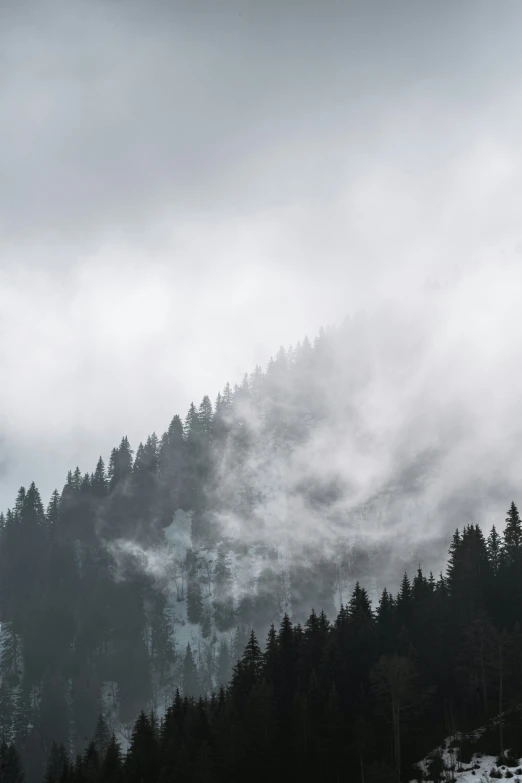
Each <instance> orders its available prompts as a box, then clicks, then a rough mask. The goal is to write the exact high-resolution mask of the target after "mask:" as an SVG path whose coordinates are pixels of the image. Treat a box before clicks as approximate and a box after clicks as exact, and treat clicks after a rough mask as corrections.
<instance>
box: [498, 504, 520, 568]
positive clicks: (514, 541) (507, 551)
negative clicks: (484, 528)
mask: <svg viewBox="0 0 522 783" xmlns="http://www.w3.org/2000/svg"><path fill="white" fill-rule="evenodd" d="M502 554H503V557H504V559H505V562H506V565H507V567H508V568H509V567H510V566H519V565H520V564H521V562H522V522H521V521H520V516H519V513H518V509H517V507H516V506H515V504H514V503H511V506H510V508H509V511H508V515H507V518H506V527H505V528H504V537H503V546H502Z"/></svg>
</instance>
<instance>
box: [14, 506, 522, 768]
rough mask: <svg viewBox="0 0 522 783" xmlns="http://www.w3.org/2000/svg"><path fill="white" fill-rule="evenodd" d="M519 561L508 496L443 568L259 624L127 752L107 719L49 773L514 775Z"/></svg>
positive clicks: (521, 685) (143, 726)
mask: <svg viewBox="0 0 522 783" xmlns="http://www.w3.org/2000/svg"><path fill="white" fill-rule="evenodd" d="M521 574H522V523H521V520H520V516H519V513H518V510H517V508H516V506H515V505H514V504H512V505H511V507H510V509H509V511H508V516H507V520H506V527H505V531H504V534H503V535H502V536H499V535H498V533H497V532H496V530H495V528H493V529H492V530H491V532H490V534H489V535H488V537H487V539H486V538H485V537H484V534H483V533H482V530H481V529H480V527H479V526H478V525H467V526H466V527H465V528H464V529H463V530H461V531H460V532H459V531H456V532H455V534H454V536H453V540H452V543H451V546H450V558H449V562H448V566H447V569H446V575H445V576H440V577H439V578H438V579H434V578H433V576H432V575H431V574H430V576H429V577H426V576H425V575H424V574H423V573H422V571H421V569H419V570H418V572H417V573H416V574H415V576H414V578H413V579H411V580H410V578H409V577H408V576H407V575H406V574H405V575H404V577H403V579H402V583H401V587H400V590H399V592H398V594H397V595H396V596H393V595H392V594H391V593H389V592H388V591H387V590H386V589H385V590H383V592H382V594H381V597H380V600H379V601H378V604H377V607H376V608H375V609H374V608H373V607H372V602H371V600H370V599H369V597H368V594H367V592H366V590H365V589H364V588H363V587H362V586H360V585H359V584H356V586H355V588H354V590H353V592H352V594H351V597H350V599H349V601H348V602H347V604H346V606H342V607H341V609H340V611H339V613H338V614H337V616H336V618H335V619H334V620H333V622H331V621H330V620H329V619H328V617H327V616H326V615H325V613H324V612H321V613H320V614H318V613H316V612H314V611H312V613H311V614H310V615H309V617H308V619H307V620H306V622H305V623H304V625H300V624H295V623H292V622H291V620H290V618H289V617H288V615H285V616H284V617H283V619H282V621H281V623H280V624H279V627H278V628H277V629H276V628H275V627H274V626H271V628H270V629H269V632H268V635H267V641H266V646H265V648H264V650H263V651H262V649H261V647H260V645H259V643H258V641H257V637H256V635H255V633H254V632H253V631H252V632H251V633H250V636H249V638H248V641H247V643H246V646H245V649H244V652H243V654H242V656H241V658H240V659H239V661H238V662H237V663H236V665H235V666H234V669H233V674H232V678H231V682H230V685H229V686H228V687H227V688H224V687H221V688H220V689H219V690H218V691H216V692H214V693H212V695H209V696H206V697H204V698H199V699H191V698H187V697H186V696H185V697H183V696H182V695H181V694H180V692H179V691H177V692H176V694H175V697H174V699H173V702H172V704H171V705H170V706H169V707H168V709H167V711H166V713H165V715H164V716H163V718H162V719H161V720H160V721H158V718H157V716H156V715H154V714H153V713H146V712H142V713H141V714H140V716H139V717H138V719H137V721H136V722H135V725H134V728H133V731H132V736H131V741H130V747H129V749H128V752H127V753H126V755H125V757H123V756H122V754H121V750H120V747H119V744H118V742H117V739H116V737H115V736H114V735H112V738H111V735H110V730H109V728H108V726H107V725H106V723H104V721H103V720H100V721H99V723H98V726H97V729H96V732H95V734H94V737H93V740H92V741H91V743H90V744H89V746H88V748H87V750H86V751H85V752H84V753H83V754H82V755H79V756H77V758H76V759H75V760H73V758H72V757H71V755H70V754H69V753H68V751H67V748H66V747H64V746H59V745H54V746H53V747H52V749H51V752H50V755H49V759H48V765H47V771H46V780H47V781H49V783H50V782H51V781H53V782H54V781H56V782H57V783H58V781H61V783H67V782H68V781H83V780H90V781H93V782H96V781H107V780H111V781H122V783H123V782H124V781H125V783H156V782H157V781H166V780H178V781H183V783H188V782H189V781H194V782H196V781H197V782H198V783H210V781H215V782H216V783H218V781H238V782H239V781H242V780H245V779H252V780H255V781H258V780H259V781H262V780H266V779H272V780H277V781H287V780H310V781H316V780H322V781H325V783H330V782H332V783H336V782H337V781H365V783H392V781H422V780H426V781H428V780H429V781H442V780H445V781H448V780H459V779H461V780H463V781H469V780H472V779H473V775H476V774H477V772H478V773H479V775H480V776H482V777H479V778H478V779H479V780H489V779H493V778H499V777H507V778H509V777H514V775H516V774H517V772H518V770H519V769H520V766H519V764H520V756H521V755H522V718H521V715H520V702H521V699H522V630H521V627H522V626H521V622H522V576H521ZM478 725H481V726H482V728H481V729H480V730H477V726H478ZM448 735H449V738H448V739H447V740H446V742H445V743H444V744H443V745H442V746H440V747H438V748H437V750H435V751H433V750H431V751H430V749H432V748H433V747H437V746H439V744H440V741H441V738H442V737H444V736H448ZM4 752H5V753H7V752H8V750H7V749H5V751H4ZM423 755H425V758H424V760H423V761H422V762H420V761H419V760H420V759H421V758H422V756H423ZM496 759H498V763H497V762H496Z"/></svg>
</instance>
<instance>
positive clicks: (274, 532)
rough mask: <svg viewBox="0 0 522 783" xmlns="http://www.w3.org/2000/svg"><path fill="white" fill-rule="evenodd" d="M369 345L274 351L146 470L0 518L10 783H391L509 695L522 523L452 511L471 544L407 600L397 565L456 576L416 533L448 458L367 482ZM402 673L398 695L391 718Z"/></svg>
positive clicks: (386, 376)
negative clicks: (498, 526) (501, 528)
mask: <svg viewBox="0 0 522 783" xmlns="http://www.w3.org/2000/svg"><path fill="white" fill-rule="evenodd" d="M373 335H374V329H373V326H372V324H371V323H370V324H369V323H368V322H367V321H364V319H362V320H359V321H354V322H351V323H347V324H345V325H344V326H343V327H342V328H340V329H337V330H328V331H322V332H321V333H320V335H319V336H318V337H317V339H316V340H315V341H314V343H313V344H312V343H311V342H310V341H309V340H308V339H305V340H304V341H303V343H301V344H299V345H298V346H296V347H295V348H291V349H288V350H285V349H280V351H279V352H278V354H277V355H276V357H275V358H274V359H272V360H271V361H270V362H269V365H268V367H267V368H266V371H262V370H261V368H259V367H258V368H256V370H255V371H254V372H253V373H252V374H251V375H250V376H245V377H244V379H243V381H242V383H241V384H239V385H236V386H235V387H234V388H232V387H231V386H230V385H228V384H227V385H226V387H225V389H224V390H223V392H222V393H221V394H219V395H218V396H217V399H216V400H215V402H214V403H212V401H211V400H210V398H209V397H208V396H205V397H204V399H203V400H202V402H201V403H200V404H199V405H198V406H196V405H194V404H192V405H191V406H190V409H189V411H188V413H187V415H186V416H185V417H184V418H182V417H180V416H174V418H173V419H172V422H171V424H170V426H169V427H168V429H167V431H166V432H165V433H164V434H163V435H162V436H161V437H157V436H156V435H155V434H152V435H150V436H149V437H148V438H147V439H146V440H145V441H144V443H140V444H139V445H138V447H137V448H136V450H135V452H134V451H133V449H132V447H131V444H130V443H129V440H128V438H127V437H123V438H122V439H121V442H120V443H119V445H118V446H117V447H115V448H114V449H113V450H112V452H111V454H110V456H109V459H108V460H107V464H105V462H104V460H103V459H102V457H100V458H99V460H98V462H97V464H96V465H95V466H94V470H93V471H92V472H90V473H89V472H87V473H83V472H82V471H81V470H80V469H79V468H76V469H75V470H74V471H71V472H70V473H69V474H68V476H67V480H66V483H65V486H64V487H63V489H62V491H61V492H59V491H55V492H54V493H53V494H52V496H51V498H50V501H49V503H48V505H47V507H46V508H45V507H44V505H43V502H42V499H41V496H40V493H39V491H38V489H37V487H36V486H35V484H34V483H32V484H30V485H29V486H28V488H27V489H25V488H23V487H22V488H21V489H20V490H19V492H18V495H17V497H16V501H15V504H14V506H13V508H11V509H9V510H8V511H7V512H6V513H5V514H2V515H1V517H0V525H1V530H0V621H1V635H0V643H1V647H0V675H1V683H0V734H1V737H0V742H2V743H3V746H2V748H3V749H2V750H1V753H0V757H1V758H2V759H3V762H2V763H3V764H4V767H5V769H9V770H11V771H10V772H9V773H8V778H9V779H13V780H18V770H19V769H21V768H22V767H23V769H24V774H25V777H26V780H27V781H28V783H37V781H40V780H41V779H42V776H43V775H44V772H45V769H46V764H47V763H48V759H50V761H49V767H48V770H47V773H46V774H47V779H48V780H49V781H51V780H57V779H58V778H59V777H60V776H62V773H63V776H64V779H65V778H67V777H68V776H69V775H73V774H74V775H76V776H78V777H79V778H82V776H84V777H85V776H87V777H89V778H90V779H91V778H92V779H94V778H97V776H98V775H102V779H105V777H107V776H108V777H111V775H114V776H115V779H116V778H117V777H118V775H119V774H120V773H119V772H118V770H120V771H121V770H124V772H125V775H127V776H130V777H132V775H135V777H136V780H138V779H141V778H143V780H148V779H149V778H148V777H147V775H149V776H150V775H152V776H153V777H151V778H150V779H151V780H152V779H153V778H154V779H156V778H155V777H154V776H155V775H156V773H157V774H159V772H158V770H160V769H161V770H163V773H162V774H164V775H169V774H171V773H172V774H174V773H175V774H177V776H178V779H180V780H185V779H187V780H192V779H194V780H207V779H209V780H214V779H216V780H220V779H221V778H223V779H225V778H226V779H230V780H232V779H234V780H235V779H241V778H242V777H243V776H244V766H242V765H244V764H245V763H246V759H253V758H254V757H255V758H256V764H255V772H252V771H251V773H250V774H254V775H257V774H259V775H261V774H263V775H266V774H267V773H269V774H271V775H276V770H286V772H285V776H286V777H288V776H291V775H293V774H294V773H295V770H297V769H299V775H301V776H305V774H312V770H314V774H315V775H316V776H318V777H319V779H321V775H322V779H324V780H330V779H331V780H336V779H337V778H339V779H344V778H343V777H342V776H343V774H345V773H344V772H342V771H341V770H342V769H347V768H348V767H349V768H350V769H351V770H353V769H355V767H354V765H355V766H356V767H357V769H358V770H362V767H361V765H363V767H364V770H365V771H364V776H365V777H364V779H365V780H371V779H372V778H371V775H372V774H373V773H372V771H371V769H370V768H368V770H366V767H365V765H366V764H367V763H368V764H369V763H370V762H372V761H375V762H376V763H377V761H379V763H381V762H382V765H383V766H382V770H386V769H389V770H392V772H393V774H395V771H396V770H397V768H398V767H400V768H402V769H406V768H407V766H408V765H409V764H410V763H412V762H413V761H414V759H415V758H418V757H419V755H420V754H422V752H424V751H425V750H428V749H429V747H430V743H432V744H433V742H434V740H435V739H436V738H440V736H441V732H444V731H445V730H447V729H449V728H451V727H453V728H454V727H459V728H463V727H467V726H470V725H471V724H472V723H473V720H476V719H477V717H478V715H481V716H482V717H483V718H484V719H486V718H487V717H488V716H491V715H492V714H494V713H495V711H496V712H497V713H498V711H499V710H498V703H499V698H500V699H501V700H502V699H505V700H506V702H507V700H508V699H511V698H512V697H513V698H514V695H515V694H516V693H517V688H518V680H517V676H518V675H517V671H518V670H517V668H516V665H515V663H514V661H515V659H516V650H517V649H518V647H517V644H518V641H517V639H518V636H517V634H518V626H517V625H516V622H517V620H519V619H521V618H519V617H518V615H517V609H516V607H517V605H518V604H517V602H516V601H515V600H514V597H515V596H516V595H517V593H516V591H517V590H518V589H519V588H518V587H517V579H516V573H517V570H516V564H517V563H518V548H519V542H520V534H519V528H520V524H519V520H518V512H516V509H514V507H513V508H512V509H511V512H510V518H509V519H510V520H511V521H510V522H508V525H507V527H506V533H505V534H504V538H503V539H502V540H501V539H500V538H498V537H497V535H496V533H494V532H492V534H491V536H490V537H489V538H488V540H487V542H485V541H484V540H483V538H482V534H481V532H480V529H479V527H478V526H477V525H476V523H475V522H474V521H472V520H473V518H474V515H475V514H476V513H478V511H479V510H480V507H479V506H478V505H477V503H476V499H475V500H474V499H473V497H471V499H470V500H469V503H468V504H467V506H466V505H465V504H464V502H463V497H466V495H462V494H461V496H460V497H459V498H458V499H456V498H455V499H454V502H453V503H450V502H449V500H450V499H449V498H448V497H444V498H443V499H442V500H441V501H440V503H441V505H440V508H443V509H444V519H445V521H446V526H447V525H448V524H449V523H451V522H453V520H454V518H457V519H461V520H466V524H467V526H466V527H465V529H464V531H463V532H462V535H456V537H455V539H454V542H453V545H452V555H451V561H450V566H449V570H448V573H447V575H446V576H444V577H443V576H441V577H440V578H439V579H437V580H435V579H434V578H433V577H430V578H429V579H427V578H425V576H424V575H423V573H422V571H421V569H420V568H419V570H418V573H417V575H416V577H415V578H414V579H413V580H412V582H411V584H410V581H409V579H408V577H406V576H405V577H404V580H403V582H402V584H401V585H400V589H399V592H398V595H397V597H396V598H394V597H393V595H395V593H396V592H397V589H398V588H399V582H400V576H399V574H400V573H401V571H400V570H398V569H399V565H401V564H402V565H403V566H405V569H406V571H407V572H408V573H412V568H416V565H417V564H418V563H419V561H420V560H422V562H423V564H425V563H426V559H427V557H428V555H429V557H431V559H432V561H435V562H436V563H437V564H440V565H441V566H442V561H443V557H441V546H440V544H439V540H438V539H434V538H433V536H432V537H431V538H429V537H428V538H427V539H426V538H422V536H421V535H420V531H421V530H423V529H425V528H426V527H427V525H426V523H427V522H428V521H429V517H430V515H431V514H432V513H433V512H434V511H437V510H440V508H439V509H437V508H436V507H435V506H433V507H429V508H427V509H424V510H423V508H422V505H421V502H420V501H421V500H422V498H423V497H424V496H423V492H424V489H425V487H426V486H429V482H430V477H431V475H432V472H433V470H434V468H436V467H437V459H438V457H437V453H436V451H434V450H433V449H431V450H429V449H425V448H421V447H422V446H423V444H422V443H420V444H419V448H417V450H416V451H411V453H407V454H405V453H404V450H402V452H401V455H402V456H401V458H400V459H394V461H393V465H392V469H391V470H390V471H388V472H386V474H383V475H379V476H378V478H379V481H378V482H377V481H375V480H374V479H375V476H373V475H372V482H368V477H367V471H366V472H364V473H363V472H360V471H359V473H358V470H359V465H360V464H361V463H364V460H365V459H366V461H368V460H367V457H368V453H369V445H368V444H370V445H372V443H373V441H372V439H371V438H369V436H368V422H367V421H365V419H364V416H363V415H362V411H363V408H364V406H363V405H362V401H363V400H364V398H365V395H367V394H368V391H369V390H370V391H371V390H372V385H371V384H372V383H373V380H372V378H373V376H372V370H373V368H374V367H375V365H376V364H378V366H379V368H380V383H383V384H384V385H386V384H387V383H389V382H390V380H392V381H393V372H394V370H393V368H391V366H389V363H388V364H387V361H386V353H387V346H386V344H384V345H383V346H380V347H379V346H377V347H376V345H375V341H374V337H373ZM403 338H404V335H403V334H401V339H403ZM339 346H342V351H341V353H342V355H343V356H344V357H345V359H346V361H345V363H344V364H343V363H340V362H339V355H340V352H339ZM415 347H416V350H417V351H420V350H422V341H419V338H418V335H415V336H414V342H413V343H412V342H411V340H410V343H409V348H412V349H413V348H415ZM413 354H414V357H415V351H414V352H413ZM399 380H400V379H399ZM401 382H402V381H401ZM340 388H342V389H343V395H342V399H340V395H339V389H340ZM417 429H418V428H417ZM370 434H371V433H370ZM402 435H405V433H403V434H402ZM402 435H401V437H402ZM428 440H429V439H428ZM396 445H397V450H398V446H399V445H400V439H397V444H396ZM336 446H339V447H340V448H342V449H343V450H344V451H343V453H344V452H347V453H348V456H349V457H350V459H349V460H347V461H346V462H347V466H348V467H347V468H346V469H344V467H343V470H344V472H343V470H341V469H340V467H339V466H340V465H343V466H344V463H341V462H340V461H339V460H337V461H336V460H335V459H333V460H332V458H331V454H332V453H333V452H335V448H333V447H336ZM372 447H373V446H372ZM376 448H380V444H379V443H378V442H377V446H376ZM365 464H366V463H365ZM390 464H392V463H390ZM370 483H371V485H372V491H371V492H369V491H368V486H369V484H370ZM367 485H368V486H367ZM497 489H498V488H497ZM483 495H484V493H482V495H481V497H483ZM449 507H451V508H452V513H451V514H450V513H449V512H448V508H449ZM423 514H424V516H422V515H423ZM399 517H400V518H401V519H402V520H403V523H404V529H405V530H406V531H409V533H408V535H410V534H411V543H410V544H408V541H407V539H404V538H402V539H398V537H397V535H396V527H394V525H395V524H396V522H397V519H398V518H399ZM388 528H389V529H390V530H391V531H392V533H391V534H390V533H387V532H386V531H387V530H388ZM510 531H511V532H510ZM369 532H372V535H368V533H369ZM443 534H445V531H444V529H442V528H439V530H438V535H439V538H440V536H442V535H443ZM510 536H511V538H510ZM434 542H435V543H434ZM405 569H404V568H403V569H402V571H404V570H405ZM427 572H429V569H427ZM361 584H364V585H365V587H366V590H367V592H366V591H365V590H364V589H362V587H360V585H361ZM384 584H387V585H388V588H389V592H388V591H385V592H384V593H383V594H382V597H381V598H380V600H379V598H378V596H379V593H380V592H381V588H382V587H383V586H384ZM507 596H510V598H509V599H508V598H507ZM372 602H373V604H374V605H376V606H377V604H378V606H377V609H376V611H375V612H373V610H372V608H371V606H372ZM311 607H315V608H316V610H317V615H316V614H312V615H311V616H310V610H311ZM335 617H336V618H337V619H335V620H334V618H335ZM274 629H277V630H274ZM499 634H504V635H503V636H502V635H500V636H499ZM267 636H268V641H267V646H266V651H263V652H262V650H261V648H260V646H259V644H258V642H257V639H259V640H263V639H265V638H267ZM499 640H500V641H499ZM499 651H502V652H501V653H500V652H499ZM499 656H500V658H499ZM513 656H515V657H513ZM508 661H509V662H508ZM499 667H500V669H501V671H502V678H503V679H502V682H503V685H502V693H503V695H501V696H500V697H499V694H498V689H499V684H498V682H499V680H498V676H497V675H498V670H499ZM394 672H395V674H394ZM395 677H397V678H398V681H400V682H401V683H403V685H401V688H402V687H403V686H404V688H405V691H404V693H402V692H401V694H400V695H399V697H398V699H399V706H397V704H396V703H395V701H393V699H392V702H391V707H392V708H393V709H392V712H391V713H390V709H388V708H389V707H390V704H388V702H387V698H388V696H389V691H390V687H392V685H391V684H390V683H392V681H393V682H395V680H394V678H395ZM379 683H380V684H379ZM393 688H395V685H393ZM393 692H394V693H395V691H393ZM212 694H215V695H214V696H212ZM386 694H388V696H387V695H386ZM393 698H395V696H394V697H393ZM194 700H195V701H194ZM172 705H174V706H172ZM311 705H313V707H312V706H311ZM141 710H144V713H142V714H141V717H140V718H139V720H138V723H137V724H135V721H136V718H137V716H138V715H140V711H141ZM390 716H391V717H392V718H393V720H392V727H391V728H390V726H389V725H388V722H389V719H390ZM421 716H422V720H421V721H420V718H421ZM260 726H263V727H264V728H263V731H258V729H259V727H260ZM420 726H422V730H421V729H420ZM249 727H250V728H249ZM335 727H337V728H335ZM399 734H400V738H399ZM174 735H175V736H176V739H175V740H174V739H173V737H174ZM254 735H255V740H254ZM93 736H94V737H95V739H94V745H93V744H92V742H90V740H91V738H92V737H93ZM111 736H112V737H113V739H112V740H110V738H111ZM340 737H343V740H342V747H343V750H342V753H341V755H339V753H338V747H337V746H338V744H339V741H340ZM96 738H97V739H96ZM263 738H264V739H263ZM89 743H90V744H89ZM142 743H144V744H142ZM252 743H253V744H252ZM256 743H257V745H256ZM272 743H273V744H272ZM269 746H270V747H271V752H270V754H268V753H266V752H265V751H266V748H267V747H269ZM107 748H108V750H107ZM144 748H145V749H146V748H148V750H144ZM399 748H400V751H401V752H400V754H399ZM125 753H127V755H126V757H125V759H126V760H125V763H124V764H123V767H121V763H120V762H121V758H120V756H121V754H125ZM78 754H79V755H78ZM399 755H400V758H401V759H402V761H400V762H399ZM76 756H78V758H79V759H80V760H79V761H77V762H76V763H75V764H76V766H75V767H74V768H73V767H71V766H70V761H69V760H70V759H73V758H75V757H76ZM144 757H147V758H148V761H147V762H146V764H145V766H146V767H147V769H149V772H147V773H145V771H144V768H143V769H142V767H140V764H142V761H139V760H138V759H143V758H144ZM335 759H337V760H335ZM143 763H145V762H143ZM111 764H112V765H113V766H112V767H111ZM107 765H108V766H107ZM133 765H134V766H133ZM267 765H268V766H267ZM270 765H273V766H272V767H271V766H270ZM314 765H319V767H317V766H314ZM332 765H333V766H332ZM346 765H348V767H347V766H346ZM0 766H1V765H0ZM120 768H121V769H120ZM375 769H377V768H375ZM57 770H59V772H58V771H57ZM96 770H98V771H96ZM102 770H105V771H102ZM108 770H109V771H108ZM110 770H113V771H112V772H111V771H110ZM131 770H135V771H134V772H132V771H131ZM176 770H177V772H176ZM290 770H294V772H291V771H290ZM321 770H322V771H321ZM382 770H381V772H379V773H378V772H375V774H376V775H377V774H381V773H382V775H384V776H386V774H388V772H386V771H384V772H383V771H382ZM374 771H375V770H374ZM392 772H390V773H389V774H392ZM6 774H7V772H6ZM277 774H279V773H277ZM346 774H347V773H346ZM350 774H351V773H350ZM355 774H360V773H359V772H357V773H355V772H353V775H355ZM361 774H362V772H361ZM103 776H105V777H103ZM336 776H337V778H336ZM349 779H353V778H352V777H349ZM375 779H376V780H377V779H380V778H375ZM382 779H383V780H385V779H386V777H384V778H382ZM395 779H396V777H395Z"/></svg>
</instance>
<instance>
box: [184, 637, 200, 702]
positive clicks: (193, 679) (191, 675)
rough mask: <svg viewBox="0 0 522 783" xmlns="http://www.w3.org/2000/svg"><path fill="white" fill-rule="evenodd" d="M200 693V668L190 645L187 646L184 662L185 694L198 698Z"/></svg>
mask: <svg viewBox="0 0 522 783" xmlns="http://www.w3.org/2000/svg"><path fill="white" fill-rule="evenodd" d="M198 693H199V677H198V667H197V666H196V662H195V660H194V656H193V654H192V648H191V646H190V644H187V647H186V650H185V658H184V660H183V694H184V695H185V696H196V695H197V694H198Z"/></svg>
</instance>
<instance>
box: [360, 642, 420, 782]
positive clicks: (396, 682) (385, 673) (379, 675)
mask: <svg viewBox="0 0 522 783" xmlns="http://www.w3.org/2000/svg"><path fill="white" fill-rule="evenodd" d="M370 676H371V681H372V687H373V690H374V692H375V694H376V696H377V698H378V699H380V700H381V701H383V702H387V703H388V705H389V708H390V711H391V716H392V725H393V744H394V749H395V766H396V770H397V780H398V781H399V783H400V780H401V715H402V713H403V711H404V710H406V709H408V708H409V707H411V706H412V704H413V702H414V699H415V698H416V691H415V687H414V685H415V680H416V677H417V673H416V671H415V668H414V666H413V664H412V663H411V661H409V660H408V659H407V658H404V657H402V656H399V655H391V656H389V655H388V656H382V657H381V658H380V660H379V662H378V663H377V664H376V666H375V667H374V668H373V670H372V672H371V675H370Z"/></svg>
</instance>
